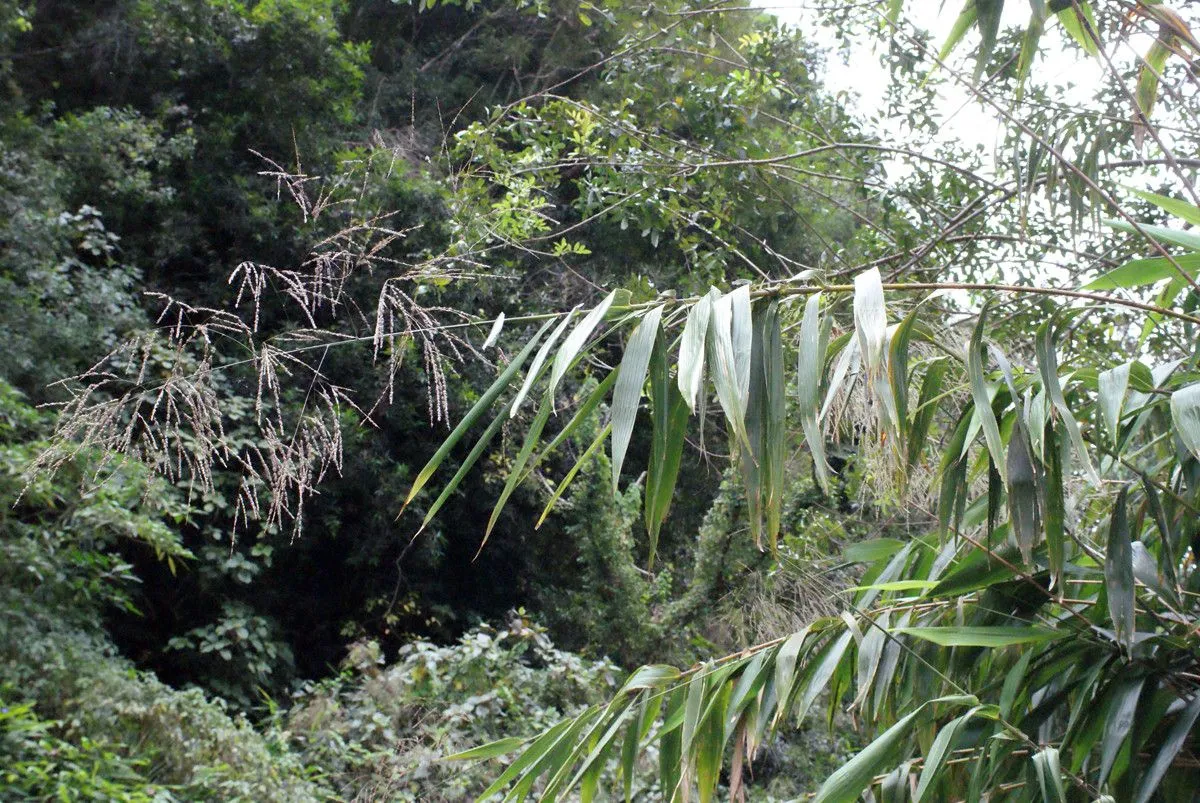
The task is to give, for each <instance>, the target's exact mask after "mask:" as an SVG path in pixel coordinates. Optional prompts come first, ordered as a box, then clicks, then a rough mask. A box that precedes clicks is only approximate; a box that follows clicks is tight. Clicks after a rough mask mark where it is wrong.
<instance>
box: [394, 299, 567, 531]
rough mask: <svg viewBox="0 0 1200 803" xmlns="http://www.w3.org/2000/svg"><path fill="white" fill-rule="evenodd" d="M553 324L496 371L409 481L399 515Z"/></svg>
mask: <svg viewBox="0 0 1200 803" xmlns="http://www.w3.org/2000/svg"><path fill="white" fill-rule="evenodd" d="M553 323H554V320H553V319H550V320H548V321H546V322H545V323H544V324H542V327H541V328H540V329H538V330H537V332H536V333H535V334H534V336H533V337H532V338H530V339H529V342H528V343H526V344H525V347H524V348H522V349H521V351H520V352H518V353H517V356H516V357H514V358H513V361H512V362H510V363H509V364H508V365H507V366H506V367H505V369H504V370H503V371H501V372H500V376H498V377H497V378H496V381H495V382H493V383H492V385H491V387H489V388H488V389H487V390H486V391H484V393H483V395H482V396H480V397H479V400H478V401H476V402H475V404H474V405H473V406H472V407H471V409H470V410H469V411H468V412H467V414H466V415H465V416H463V420H462V421H460V422H459V424H458V426H457V427H455V428H454V431H453V432H451V433H450V435H449V437H447V438H446V440H444V441H442V445H441V446H439V447H438V450H437V451H436V452H434V454H433V457H431V458H429V462H428V463H426V464H425V467H424V468H422V469H421V471H420V472H419V473H418V474H417V478H416V479H415V480H413V484H412V488H410V489H409V491H408V497H407V498H405V500H404V505H403V506H402V507H401V512H403V510H404V508H406V507H408V505H409V503H410V502H412V500H413V499H414V498H415V497H416V495H417V494H418V493H420V491H421V489H422V488H424V487H425V484H426V483H427V482H429V478H430V477H432V476H433V473H434V472H435V471H437V470H438V466H440V465H441V464H442V462H443V461H444V460H445V459H446V457H447V456H448V455H449V454H450V450H451V449H453V448H454V447H455V446H456V445H457V444H458V442H459V441H460V440H462V437H463V435H465V434H466V433H467V430H469V429H470V428H471V427H472V426H474V425H475V422H476V421H478V420H479V419H480V418H481V417H482V416H483V414H484V413H485V412H487V410H488V408H490V407H491V406H492V405H493V404H494V403H495V401H496V399H497V398H498V397H499V396H500V394H501V393H503V392H504V391H505V390H506V389H507V388H508V386H509V383H510V382H511V381H512V379H513V377H514V376H516V374H517V372H518V371H520V370H521V366H522V365H524V364H525V361H526V360H527V359H529V355H530V353H532V352H533V350H534V348H535V347H536V346H537V344H538V341H539V340H541V339H542V335H544V334H545V333H546V330H547V329H549V328H550V326H551V325H553Z"/></svg>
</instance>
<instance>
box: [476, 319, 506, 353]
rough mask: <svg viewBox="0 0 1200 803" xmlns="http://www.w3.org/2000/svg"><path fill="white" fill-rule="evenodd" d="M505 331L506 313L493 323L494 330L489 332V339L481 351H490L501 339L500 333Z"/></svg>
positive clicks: (481, 347)
mask: <svg viewBox="0 0 1200 803" xmlns="http://www.w3.org/2000/svg"><path fill="white" fill-rule="evenodd" d="M503 329H504V313H503V312H502V313H500V314H499V315H497V316H496V320H494V321H492V328H491V329H489V330H488V336H487V339H486V340H484V341H483V345H482V346H480V347H479V348H480V349H489V348H491V347H492V346H494V345H496V341H497V340H499V339H500V332H501V331H502V330H503Z"/></svg>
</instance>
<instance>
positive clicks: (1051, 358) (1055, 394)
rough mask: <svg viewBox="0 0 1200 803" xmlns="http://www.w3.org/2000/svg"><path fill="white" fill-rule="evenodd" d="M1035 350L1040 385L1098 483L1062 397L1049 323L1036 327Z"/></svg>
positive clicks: (1089, 475) (1077, 451) (1089, 471)
mask: <svg viewBox="0 0 1200 803" xmlns="http://www.w3.org/2000/svg"><path fill="white" fill-rule="evenodd" d="M1036 351H1037V357H1038V370H1039V371H1040V372H1041V375H1042V386H1043V387H1044V388H1045V390H1046V397H1047V398H1048V399H1049V400H1050V403H1051V404H1052V405H1054V409H1055V411H1057V412H1058V416H1059V418H1060V419H1061V420H1062V422H1063V426H1065V427H1066V428H1067V435H1068V436H1069V437H1070V439H1071V446H1072V447H1073V449H1074V451H1075V456H1076V458H1078V460H1079V462H1080V463H1081V464H1082V465H1083V469H1084V471H1085V472H1087V476H1088V479H1089V480H1090V481H1091V483H1092V484H1093V485H1099V484H1100V475H1099V474H1097V473H1096V469H1095V468H1094V467H1093V466H1092V458H1091V457H1090V456H1089V455H1088V451H1087V447H1086V446H1085V445H1084V442H1083V434H1082V433H1080V431H1079V422H1077V421H1076V420H1075V415H1074V414H1073V413H1072V412H1071V408H1070V407H1068V406H1067V401H1066V399H1065V398H1063V391H1062V384H1061V383H1060V382H1059V379H1058V356H1057V354H1056V352H1055V350H1054V331H1053V329H1052V328H1051V324H1050V323H1045V324H1042V326H1041V328H1039V329H1038V333H1037V340H1036Z"/></svg>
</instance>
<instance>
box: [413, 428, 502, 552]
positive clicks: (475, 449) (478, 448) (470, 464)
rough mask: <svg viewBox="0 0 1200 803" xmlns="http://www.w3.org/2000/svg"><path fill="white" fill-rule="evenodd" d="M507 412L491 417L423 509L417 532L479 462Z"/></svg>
mask: <svg viewBox="0 0 1200 803" xmlns="http://www.w3.org/2000/svg"><path fill="white" fill-rule="evenodd" d="M506 412H508V408H507V406H506V407H505V408H503V409H502V410H501V411H500V413H499V414H498V415H497V416H496V417H495V418H493V419H492V423H490V424H488V427H487V429H485V430H484V431H483V434H482V435H480V436H479V440H477V441H475V445H474V446H472V447H471V451H470V453H469V454H468V455H467V456H466V458H465V459H464V460H463V461H462V465H460V466H459V467H458V471H456V472H454V476H453V477H451V478H450V482H448V483H446V487H444V488H442V492H441V493H440V494H438V498H437V499H435V500H434V502H433V504H432V505H430V506H429V509H428V510H426V511H425V518H424V519H422V520H421V528H420V530H419V531H418V532H421V531H424V529H425V528H426V527H428V526H429V522H431V521H433V517H434V516H436V515H437V514H438V511H440V510H441V509H442V506H443V505H445V504H446V502H448V501H449V500H450V497H451V496H452V495H453V494H454V492H455V491H456V490H458V486H459V485H460V484H461V483H462V481H463V478H464V477H466V476H467V474H468V473H469V472H470V471H471V469H472V468H474V467H475V464H476V463H478V462H479V458H480V457H481V456H482V455H483V453H484V451H485V450H486V449H487V447H488V444H490V443H491V442H492V439H493V438H495V437H496V433H497V432H499V431H500V428H501V427H502V426H504V422H505V421H507V420H508V416H507V415H505V413H506Z"/></svg>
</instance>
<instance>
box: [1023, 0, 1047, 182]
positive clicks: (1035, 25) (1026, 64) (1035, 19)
mask: <svg viewBox="0 0 1200 803" xmlns="http://www.w3.org/2000/svg"><path fill="white" fill-rule="evenodd" d="M1045 30H1046V20H1045V18H1044V17H1043V16H1042V14H1040V13H1038V12H1037V11H1034V13H1033V14H1032V15H1030V18H1029V25H1028V26H1027V27H1026V28H1025V35H1024V36H1023V37H1021V53H1020V55H1018V56H1017V93H1018V98H1019V97H1021V96H1023V94H1024V84H1025V79H1026V78H1028V77H1029V71H1030V69H1031V68H1032V67H1033V62H1034V59H1036V58H1037V53H1038V43H1039V42H1041V41H1042V34H1043V33H1044V32H1045ZM1030 172H1032V171H1030Z"/></svg>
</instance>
